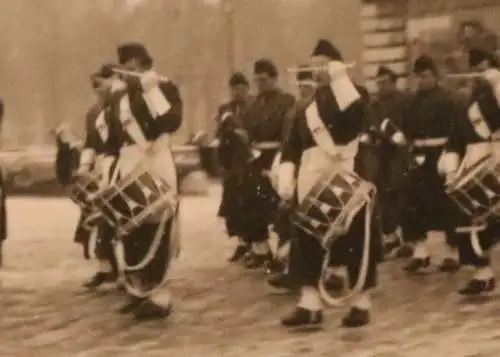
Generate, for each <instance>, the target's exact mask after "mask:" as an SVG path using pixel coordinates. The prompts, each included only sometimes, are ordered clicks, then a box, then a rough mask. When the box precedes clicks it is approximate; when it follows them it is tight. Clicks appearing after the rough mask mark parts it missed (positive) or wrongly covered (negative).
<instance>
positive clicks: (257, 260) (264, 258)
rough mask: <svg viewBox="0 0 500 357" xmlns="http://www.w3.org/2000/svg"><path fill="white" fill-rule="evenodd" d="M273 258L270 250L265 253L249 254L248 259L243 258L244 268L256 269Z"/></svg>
mask: <svg viewBox="0 0 500 357" xmlns="http://www.w3.org/2000/svg"><path fill="white" fill-rule="evenodd" d="M272 259H273V255H272V253H271V252H269V253H267V254H255V253H252V254H251V255H249V257H248V259H247V260H245V268H247V269H258V268H262V267H264V266H265V265H266V264H267V263H268V262H270V261H271V260H272Z"/></svg>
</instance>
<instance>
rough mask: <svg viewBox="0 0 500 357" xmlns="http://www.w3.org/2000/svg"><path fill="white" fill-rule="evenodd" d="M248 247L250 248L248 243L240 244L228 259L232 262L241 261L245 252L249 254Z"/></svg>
mask: <svg viewBox="0 0 500 357" xmlns="http://www.w3.org/2000/svg"><path fill="white" fill-rule="evenodd" d="M248 249H249V246H248V245H242V244H239V245H238V246H237V247H236V249H235V250H234V252H233V254H232V255H231V257H229V259H228V261H229V262H231V263H236V262H239V261H240V260H242V259H243V257H244V256H245V254H247V252H248Z"/></svg>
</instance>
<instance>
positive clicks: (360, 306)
mask: <svg viewBox="0 0 500 357" xmlns="http://www.w3.org/2000/svg"><path fill="white" fill-rule="evenodd" d="M312 62H313V65H314V66H328V69H329V70H328V71H319V72H318V73H317V81H318V88H317V89H316V93H315V96H314V98H313V100H312V101H311V103H310V104H309V106H307V108H306V110H305V111H302V112H301V113H299V115H298V116H297V117H296V120H295V121H294V123H293V126H292V129H291V132H290V136H289V139H288V140H287V141H286V146H285V148H284V150H283V159H282V164H281V167H280V175H279V184H278V192H279V194H280V197H281V198H282V199H284V200H290V199H293V197H294V195H295V193H297V201H298V202H299V204H300V202H301V201H302V200H303V199H304V197H305V196H306V195H307V193H308V191H309V190H310V189H311V187H312V186H313V185H314V183H315V182H316V180H317V179H318V178H319V177H320V176H321V175H322V174H323V173H325V172H327V171H329V170H334V169H337V168H338V166H341V167H342V168H343V169H344V170H346V171H347V172H354V162H355V157H356V155H357V152H358V142H359V136H360V134H361V132H362V129H363V123H364V120H365V118H364V116H365V107H364V103H363V100H362V97H361V95H360V93H359V92H358V91H357V89H356V87H355V86H354V84H353V83H352V82H351V81H350V79H349V77H348V76H347V73H346V71H345V65H343V63H342V62H343V60H342V57H341V55H340V53H339V51H338V50H337V49H336V48H335V47H333V45H332V44H331V43H329V42H328V41H326V40H320V41H318V43H317V45H316V47H315V49H314V51H313V53H312ZM296 171H298V175H297V177H295V172H296ZM295 182H297V185H296V189H295ZM367 209H368V207H364V208H362V209H361V211H360V212H358V213H357V214H356V216H355V217H354V218H353V221H352V224H351V225H350V226H349V228H348V232H347V234H346V235H345V236H343V237H340V238H339V239H338V240H337V241H336V242H334V243H333V246H332V248H331V250H332V251H335V250H336V251H339V250H340V251H341V253H340V254H343V255H344V259H343V262H342V264H343V265H346V266H347V268H348V269H347V270H348V274H349V282H350V283H351V287H354V286H355V285H358V284H360V285H361V290H362V291H359V292H358V293H359V295H358V296H357V298H356V299H355V300H353V301H352V306H351V309H350V310H349V313H348V314H347V315H346V316H345V317H344V319H343V320H342V325H343V326H345V327H359V326H363V325H365V324H367V323H368V322H369V320H370V306H371V302H370V298H369V294H368V289H370V288H372V287H374V286H375V285H376V275H377V269H376V267H377V263H378V261H377V258H376V256H377V254H376V251H374V250H372V249H371V248H372V243H373V240H372V241H370V246H366V247H365V244H364V237H365V234H371V235H372V237H374V238H375V236H376V231H377V227H376V225H372V229H371V230H372V232H366V231H365V224H364V223H365V219H366V216H365V213H366V212H365V210H367ZM370 221H373V219H372V218H371V219H370ZM373 223H375V222H373ZM296 234H297V249H296V252H297V255H298V257H297V264H298V265H297V268H296V271H297V273H298V276H297V279H298V284H299V286H300V299H299V302H298V304H297V307H296V308H295V309H294V311H293V312H292V313H291V314H290V315H289V316H286V317H285V318H283V319H282V325H283V326H286V327H290V328H294V327H301V328H302V327H318V326H319V325H321V323H322V320H323V315H322V300H321V297H320V294H319V292H318V286H319V281H320V278H321V276H322V274H323V272H322V266H323V260H324V251H323V247H322V246H321V244H320V242H319V241H318V240H316V239H315V238H314V237H313V236H311V235H310V234H308V233H306V232H304V231H301V230H297V232H296ZM375 240H376V239H375ZM365 249H370V252H368V253H369V254H368V258H369V259H368V260H367V261H366V264H367V265H366V266H365V268H366V269H367V270H366V275H365V276H364V277H363V275H364V274H361V267H362V264H361V261H362V259H361V257H362V256H363V251H365ZM360 279H361V280H362V281H361V280H360Z"/></svg>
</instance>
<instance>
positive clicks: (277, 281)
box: [268, 273, 299, 290]
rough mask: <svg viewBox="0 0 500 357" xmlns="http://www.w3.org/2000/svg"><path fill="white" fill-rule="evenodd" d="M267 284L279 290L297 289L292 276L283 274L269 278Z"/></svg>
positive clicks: (297, 286)
mask: <svg viewBox="0 0 500 357" xmlns="http://www.w3.org/2000/svg"><path fill="white" fill-rule="evenodd" d="M268 283H269V285H271V286H273V287H275V288H279V289H287V290H297V289H298V288H299V285H298V284H297V282H296V281H295V279H294V278H293V276H292V275H290V274H285V273H282V274H278V275H274V276H272V277H271V278H269V280H268Z"/></svg>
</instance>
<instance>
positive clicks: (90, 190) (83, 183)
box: [69, 172, 99, 210]
mask: <svg viewBox="0 0 500 357" xmlns="http://www.w3.org/2000/svg"><path fill="white" fill-rule="evenodd" d="M98 189H99V178H98V177H97V175H95V174H93V173H90V172H89V173H85V174H81V175H78V176H74V177H73V178H72V179H71V182H70V184H69V197H70V198H71V200H72V201H73V202H75V203H76V204H77V205H78V206H80V207H81V208H82V209H85V210H90V209H91V207H92V203H91V196H92V195H93V194H94V193H96V192H97V190H98Z"/></svg>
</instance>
